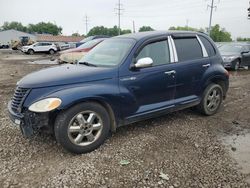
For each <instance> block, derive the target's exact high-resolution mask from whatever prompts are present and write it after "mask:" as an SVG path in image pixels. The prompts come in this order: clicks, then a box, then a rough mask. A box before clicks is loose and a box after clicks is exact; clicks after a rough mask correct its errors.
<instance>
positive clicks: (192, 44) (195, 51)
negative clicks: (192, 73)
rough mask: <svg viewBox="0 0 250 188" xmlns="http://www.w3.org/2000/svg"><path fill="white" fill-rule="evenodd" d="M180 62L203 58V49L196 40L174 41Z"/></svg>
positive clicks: (182, 39) (183, 39)
mask: <svg viewBox="0 0 250 188" xmlns="http://www.w3.org/2000/svg"><path fill="white" fill-rule="evenodd" d="M174 43H175V47H176V51H177V55H178V60H179V61H188V60H193V59H201V58H203V54H202V49H201V46H200V44H199V41H198V40H197V39H196V38H181V39H179V38H178V39H174Z"/></svg>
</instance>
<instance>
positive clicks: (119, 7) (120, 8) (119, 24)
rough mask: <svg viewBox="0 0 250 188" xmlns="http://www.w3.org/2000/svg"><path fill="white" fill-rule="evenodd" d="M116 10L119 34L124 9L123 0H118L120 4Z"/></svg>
mask: <svg viewBox="0 0 250 188" xmlns="http://www.w3.org/2000/svg"><path fill="white" fill-rule="evenodd" d="M115 10H117V13H116V14H117V15H118V35H120V34H121V15H122V13H121V11H122V10H124V9H122V4H121V0H118V4H117V8H115Z"/></svg>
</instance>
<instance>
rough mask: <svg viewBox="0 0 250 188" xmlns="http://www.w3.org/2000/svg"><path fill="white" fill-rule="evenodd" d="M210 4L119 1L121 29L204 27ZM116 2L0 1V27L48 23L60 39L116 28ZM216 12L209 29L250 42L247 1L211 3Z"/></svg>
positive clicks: (198, 1) (172, 0) (180, 0)
mask: <svg viewBox="0 0 250 188" xmlns="http://www.w3.org/2000/svg"><path fill="white" fill-rule="evenodd" d="M211 1H212V0H185V1H184V0H154V1H152V0H121V3H122V5H123V6H122V8H123V9H124V10H122V16H121V28H122V29H131V30H132V29H133V21H134V23H135V28H136V31H138V29H139V28H140V27H141V26H143V25H149V26H151V27H152V28H154V29H155V30H167V29H168V28H169V27H171V26H185V25H187V24H188V26H190V27H195V28H205V27H208V23H209V14H210V10H209V8H207V5H208V4H211ZM117 3H118V0H105V1H104V0H39V1H38V0H0V25H3V23H4V22H5V21H9V22H10V21H18V22H21V23H22V24H23V25H27V24H29V23H33V24H35V23H38V22H41V21H43V22H49V21H50V22H52V23H56V24H57V25H59V26H61V27H62V28H63V31H62V33H63V34H64V35H71V34H72V33H75V32H78V33H80V34H85V33H86V26H85V15H87V16H88V19H89V24H88V29H91V28H92V27H94V26H100V25H103V26H106V27H113V26H114V25H118V16H117V15H116V10H115V7H117ZM214 3H215V5H216V6H217V8H216V9H215V11H214V13H213V19H212V25H215V24H220V25H221V26H222V27H223V28H225V29H226V30H227V31H229V32H230V33H231V34H232V37H233V39H235V38H236V37H239V36H241V37H249V38H250V19H247V8H248V7H249V0H214Z"/></svg>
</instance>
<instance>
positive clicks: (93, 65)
mask: <svg viewBox="0 0 250 188" xmlns="http://www.w3.org/2000/svg"><path fill="white" fill-rule="evenodd" d="M79 64H81V65H86V66H89V67H97V65H95V64H92V63H88V62H79Z"/></svg>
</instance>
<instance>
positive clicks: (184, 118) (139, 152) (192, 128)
mask: <svg viewBox="0 0 250 188" xmlns="http://www.w3.org/2000/svg"><path fill="white" fill-rule="evenodd" d="M7 56H8V57H7ZM26 58H27V56H24V55H20V54H17V53H12V54H9V52H8V51H0V75H1V76H0V103H1V105H0V160H1V162H0V185H1V187H115V188H116V187H169V188H173V187H250V184H247V182H249V183H250V166H249V164H250V144H249V143H250V134H249V133H250V115H249V114H250V71H249V70H240V71H238V72H235V73H231V74H232V75H231V78H230V81H231V82H230V90H229V93H228V97H227V99H226V101H225V102H224V103H223V107H222V109H221V110H220V112H219V113H218V114H216V115H214V116H211V117H204V116H201V115H200V114H198V113H197V112H195V111H193V110H190V109H188V110H184V111H180V112H177V113H172V114H169V115H166V116H164V117H161V118H156V119H151V120H148V121H143V122H140V123H136V124H132V125H129V126H126V127H122V128H119V129H118V131H117V133H116V134H114V135H113V136H112V137H110V138H109V139H108V140H107V141H106V143H105V144H104V145H103V146H101V147H100V148H99V149H97V150H96V151H94V152H92V153H89V154H85V155H78V156H76V155H72V154H69V153H67V152H65V151H64V150H63V149H62V148H61V147H60V146H58V145H57V144H56V142H55V140H54V139H53V138H51V137H48V136H44V135H43V136H41V135H40V136H37V137H35V138H32V139H30V140H27V139H24V138H23V137H22V135H21V132H20V131H19V128H18V127H15V126H13V125H12V123H11V122H10V120H9V118H8V115H7V109H6V106H7V101H8V100H9V99H10V97H11V95H12V94H13V90H14V88H15V84H16V82H17V81H18V80H19V79H20V78H21V77H22V76H24V75H26V74H28V73H30V72H32V71H35V70H39V69H41V68H44V67H47V66H51V65H43V64H28V63H27V62H30V61H33V60H34V59H41V58H42V59H44V58H48V56H44V55H38V56H32V57H28V58H29V59H28V60H26ZM30 58H32V59H30ZM13 59H14V60H13ZM48 61H49V60H48ZM122 160H127V162H129V164H127V165H121V164H120V162H121V161H122Z"/></svg>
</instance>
